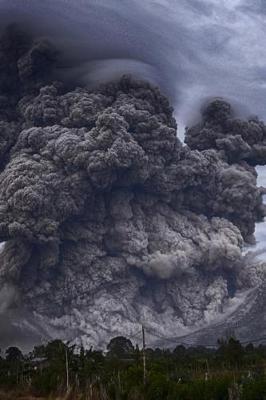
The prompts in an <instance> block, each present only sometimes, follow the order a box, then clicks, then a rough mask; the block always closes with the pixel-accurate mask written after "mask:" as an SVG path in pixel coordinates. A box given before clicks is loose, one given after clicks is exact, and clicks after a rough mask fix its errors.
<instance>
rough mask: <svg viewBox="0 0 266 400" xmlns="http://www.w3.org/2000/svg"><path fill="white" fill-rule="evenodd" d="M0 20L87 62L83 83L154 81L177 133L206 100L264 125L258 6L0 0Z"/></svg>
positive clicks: (243, 1) (265, 56) (245, 0)
mask: <svg viewBox="0 0 266 400" xmlns="http://www.w3.org/2000/svg"><path fill="white" fill-rule="evenodd" d="M0 13H1V15H2V18H3V20H4V22H6V21H11V20H14V19H18V18H21V19H24V20H27V22H30V23H31V24H33V25H34V26H35V28H36V29H37V30H42V32H43V33H45V34H46V35H47V34H48V35H52V36H54V37H55V38H56V40H58V41H59V42H60V43H61V45H62V47H64V48H65V50H66V53H67V52H69V53H70V52H71V54H72V55H73V59H74V58H76V59H82V60H83V61H86V62H88V64H87V65H86V67H85V68H84V69H83V70H82V74H83V75H84V79H88V81H90V80H95V79H97V77H99V79H102V78H103V76H104V75H107V78H108V74H109V75H110V74H115V73H117V74H119V73H121V72H131V73H134V71H135V72H136V74H138V75H140V76H144V77H145V78H148V79H149V78H150V79H151V80H152V81H155V82H156V83H158V84H159V85H160V86H161V87H162V88H163V90H164V91H165V92H166V93H167V94H168V95H169V96H170V98H171V100H172V102H173V104H174V105H175V109H176V115H177V118H178V121H179V123H180V125H181V127H182V126H184V125H186V124H189V123H191V119H192V120H193V118H194V113H196V111H197V110H198V108H199V104H200V103H201V102H202V100H203V99H206V98H209V97H213V96H223V97H226V98H228V99H230V100H231V101H232V102H233V103H235V104H236V106H239V107H240V109H241V111H242V112H244V113H252V114H253V113H256V114H258V115H259V116H260V117H262V118H265V119H266V110H265V107H264V98H265V96H266V51H265V46H264V43H265V40H266V26H265V24H266V3H265V2H264V1H262V0H145V1H143V0H123V1H121V0H75V1H73V0H23V1H21V0H12V2H11V1H10V0H0ZM99 59H100V60H101V61H100V62H99ZM103 60H104V61H103ZM77 74H78V75H79V76H80V75H81V72H80V70H78V72H77ZM192 122H193V121H192Z"/></svg>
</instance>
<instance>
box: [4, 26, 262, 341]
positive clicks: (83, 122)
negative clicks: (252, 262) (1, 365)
mask: <svg viewBox="0 0 266 400" xmlns="http://www.w3.org/2000/svg"><path fill="white" fill-rule="evenodd" d="M0 49H1V53H0V57H1V70H0V89H1V96H0V117H1V121H0V127H1V129H0V137H1V139H0V156H1V159H0V166H1V173H0V238H1V240H2V241H5V242H6V243H5V245H4V249H3V251H2V253H1V262H0V265H1V271H0V276H1V285H2V290H1V292H0V299H2V298H3V296H4V298H5V300H3V299H2V300H1V301H2V302H3V304H2V305H1V307H0V309H1V311H2V312H3V309H5V310H6V309H7V308H8V307H11V306H13V307H16V304H18V302H19V303H20V304H23V308H24V309H25V310H27V312H28V313H31V314H32V316H33V315H34V318H35V320H36V321H37V320H38V321H39V322H40V321H42V323H43V324H45V326H46V327H51V331H53V332H54V331H55V330H57V329H58V330H60V329H61V331H60V332H62V330H64V332H67V331H70V330H72V331H75V332H76V339H77V340H78V339H80V340H82V341H83V342H84V343H85V344H86V343H87V344H89V343H98V344H99V343H101V342H102V341H104V340H106V338H108V337H109V336H111V335H114V334H118V333H119V332H120V333H122V334H129V335H130V334H131V333H132V332H133V331H134V330H136V327H138V324H139V323H141V322H142V321H144V320H145V323H146V326H150V329H152V330H154V332H157V333H159V334H161V335H162V336H163V335H165V332H167V335H171V334H175V335H176V330H177V328H178V327H179V328H180V329H181V328H184V329H186V328H191V327H195V326H197V324H200V323H202V322H204V321H207V319H208V318H209V317H210V315H213V316H215V315H217V313H219V312H221V311H223V310H224V309H225V308H226V306H227V305H228V304H229V303H230V299H231V298H233V297H234V296H235V294H236V293H237V292H238V291H242V290H246V289H249V288H251V287H252V285H254V280H255V281H256V284H258V280H256V279H255V275H254V274H256V273H255V272H253V273H252V274H251V273H250V274H249V273H248V272H247V265H246V262H245V259H244V258H243V257H242V255H241V249H242V246H243V244H244V242H245V241H251V240H252V235H253V233H254V226H255V222H256V221H258V220H261V219H262V218H263V214H264V209H263V205H262V190H261V189H260V188H257V186H256V172H255V169H254V165H256V164H258V163H263V160H264V159H265V157H264V152H265V148H266V147H265V146H266V127H265V126H264V125H263V123H261V122H260V121H258V120H257V119H252V120H249V121H239V120H237V119H234V116H233V112H232V111H231V109H230V106H229V105H228V104H227V103H225V102H224V101H221V100H219V101H218V100H216V101H214V102H213V103H211V104H210V105H209V106H208V107H207V108H206V109H204V111H203V120H202V122H201V123H200V124H199V125H197V126H195V127H193V128H191V129H189V130H188V131H187V136H186V142H187V144H188V145H189V147H188V146H184V145H183V144H182V143H181V142H180V141H179V140H178V138H177V132H176V122H175V120H174V118H173V110H172V108H171V106H170V105H169V103H168V100H167V99H166V98H165V97H164V96H163V95H162V94H161V93H160V91H159V89H157V88H155V87H153V86H151V85H150V84H149V83H146V82H142V81H137V80H134V79H133V78H130V77H127V76H124V77H122V78H121V79H120V80H118V81H115V82H110V83H107V84H104V85H102V86H99V87H98V88H97V89H95V88H93V89H89V88H86V87H83V88H80V87H77V88H74V89H73V88H72V89H69V83H66V82H64V83H63V82H59V81H53V79H54V78H53V76H54V75H53V71H54V69H56V59H57V55H58V54H57V51H56V50H55V49H54V48H53V46H51V44H49V43H48V42H46V41H45V40H42V41H33V40H32V39H31V38H30V37H28V36H26V35H23V34H21V33H20V32H19V31H18V30H16V29H14V28H12V29H9V30H8V32H7V33H5V35H4V36H3V38H2V40H1V44H0ZM239 150H241V151H239ZM256 276H257V275H256ZM260 279H262V278H260ZM7 292H8V295H6V296H5V293H7ZM11 298H12V299H13V301H11ZM12 302H13V305H12V304H11V303H12ZM4 304H6V306H5V307H4ZM32 318H33V317H32ZM33 320H34V319H33ZM39 322H38V323H39ZM57 334H58V331H57Z"/></svg>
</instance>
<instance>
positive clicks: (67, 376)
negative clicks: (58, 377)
mask: <svg viewBox="0 0 266 400" xmlns="http://www.w3.org/2000/svg"><path fill="white" fill-rule="evenodd" d="M65 354H66V388H67V393H68V391H69V369H68V347H67V345H66V347H65Z"/></svg>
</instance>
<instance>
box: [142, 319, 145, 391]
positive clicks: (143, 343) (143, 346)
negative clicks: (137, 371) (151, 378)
mask: <svg viewBox="0 0 266 400" xmlns="http://www.w3.org/2000/svg"><path fill="white" fill-rule="evenodd" d="M142 357H143V384H144V386H145V385H146V343H145V329H144V326H143V325H142Z"/></svg>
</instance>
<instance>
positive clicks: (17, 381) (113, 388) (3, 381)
mask: <svg viewBox="0 0 266 400" xmlns="http://www.w3.org/2000/svg"><path fill="white" fill-rule="evenodd" d="M145 355H146V368H147V370H146V380H145V381H144V379H143V377H144V371H143V352H142V350H140V349H139V347H138V346H136V347H134V346H133V344H132V342H131V341H130V340H129V339H126V338H124V337H121V336H120V337H116V338H114V339H112V340H111V341H110V343H109V344H108V346H107V350H106V351H105V352H102V351H97V350H94V349H92V348H91V349H89V350H85V349H84V348H83V347H81V348H77V347H76V346H72V345H70V344H67V343H63V342H62V341H61V340H54V341H52V342H49V343H48V344H46V345H41V346H37V347H35V348H34V349H33V351H32V352H31V353H29V354H26V355H23V354H22V352H21V351H20V350H19V349H18V348H16V347H10V348H8V349H7V350H6V351H5V352H3V354H2V357H1V358H0V400H2V399H4V400H8V399H12V400H14V399H35V398H42V399H50V400H52V399H69V400H70V399H72V400H75V399H77V400H193V399H195V400H216V399H217V400H242V399H243V400H254V399H256V400H264V399H266V373H265V371H266V346H264V345H260V346H258V347H254V346H253V345H252V344H249V345H247V346H243V345H241V343H240V342H239V341H238V340H236V339H234V338H230V339H228V340H219V341H218V346H217V348H216V349H208V348H205V347H194V348H186V347H184V346H182V345H179V346H177V347H176V348H175V349H174V350H169V349H158V348H157V349H149V348H148V349H146V351H145ZM1 396H2V397H1ZM27 396H28V397H27Z"/></svg>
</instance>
